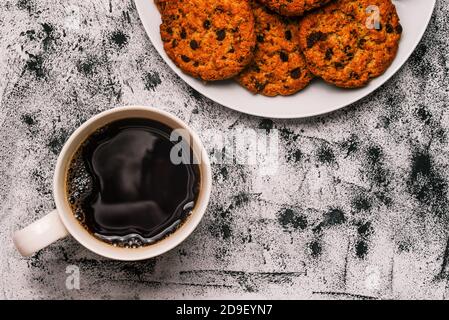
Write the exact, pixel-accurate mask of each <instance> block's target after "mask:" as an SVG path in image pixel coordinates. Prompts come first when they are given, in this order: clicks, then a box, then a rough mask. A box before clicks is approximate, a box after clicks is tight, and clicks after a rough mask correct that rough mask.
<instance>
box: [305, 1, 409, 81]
mask: <svg viewBox="0 0 449 320" xmlns="http://www.w3.org/2000/svg"><path fill="white" fill-rule="evenodd" d="M401 34H402V26H401V24H400V22H399V17H398V14H397V12H396V8H395V6H394V4H393V3H392V2H391V0H337V1H336V2H334V3H332V4H329V5H327V6H325V7H323V8H322V9H320V10H317V11H315V12H313V13H311V14H309V15H307V16H306V17H304V19H302V21H301V23H300V32H299V41H300V44H301V48H302V50H303V52H304V56H305V58H306V61H307V65H308V67H309V70H311V71H312V73H314V74H315V75H317V76H319V77H321V78H323V79H324V80H325V81H327V82H329V83H332V84H334V85H336V86H339V87H344V88H357V87H362V86H365V85H367V84H368V83H369V81H370V80H371V79H373V78H375V77H378V76H380V75H382V74H383V73H384V72H385V70H387V68H388V67H389V66H390V64H391V62H392V61H393V60H394V58H395V57H396V54H397V51H398V47H399V41H400V39H401Z"/></svg>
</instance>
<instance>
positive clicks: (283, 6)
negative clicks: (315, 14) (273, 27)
mask: <svg viewBox="0 0 449 320" xmlns="http://www.w3.org/2000/svg"><path fill="white" fill-rule="evenodd" d="M330 1H331V0H259V2H260V3H262V4H264V5H266V6H267V7H268V8H270V9H271V10H274V11H276V12H277V13H279V14H281V15H283V16H301V15H303V14H304V12H306V11H309V10H312V9H315V8H318V7H320V6H323V5H325V4H327V3H329V2H330Z"/></svg>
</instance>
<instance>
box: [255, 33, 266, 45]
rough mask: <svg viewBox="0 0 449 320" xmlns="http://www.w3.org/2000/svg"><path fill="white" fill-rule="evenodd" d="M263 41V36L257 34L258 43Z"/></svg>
mask: <svg viewBox="0 0 449 320" xmlns="http://www.w3.org/2000/svg"><path fill="white" fill-rule="evenodd" d="M264 41H265V38H264V37H263V35H262V34H258V35H257V42H259V43H263V42H264Z"/></svg>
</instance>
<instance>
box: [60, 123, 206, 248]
mask: <svg viewBox="0 0 449 320" xmlns="http://www.w3.org/2000/svg"><path fill="white" fill-rule="evenodd" d="M171 132H172V129H171V128H169V127H167V126H165V125H163V124H161V123H159V122H155V121H150V120H146V119H127V120H122V121H117V122H114V123H111V124H109V125H107V126H105V127H103V128H101V129H99V130H98V131H97V132H95V133H94V134H93V135H91V136H90V137H89V138H88V139H87V141H85V142H84V143H83V144H82V145H81V147H80V148H79V149H78V151H77V152H76V154H75V155H74V157H73V159H72V161H71V165H70V168H69V170H68V173H67V196H68V200H69V203H70V205H71V207H72V210H73V212H74V214H75V216H76V218H77V219H78V220H79V221H80V223H81V224H82V225H83V226H84V227H85V228H86V229H87V230H88V231H89V232H90V233H92V234H93V235H94V236H95V237H97V238H99V239H101V240H103V241H105V242H107V243H110V244H113V245H116V246H125V247H140V246H143V245H149V244H152V243H154V242H156V241H158V240H161V239H162V238H164V237H166V236H167V235H169V234H171V233H172V232H173V231H175V230H176V229H177V228H178V227H179V226H180V225H181V224H182V223H183V222H184V221H185V220H186V219H187V217H188V216H189V214H190V213H191V211H192V209H193V208H194V206H195V202H196V201H197V198H198V194H199V186H200V178H201V177H200V171H199V167H198V165H196V164H190V163H196V162H193V161H188V160H189V159H184V160H185V161H183V162H184V163H181V164H179V165H176V164H173V162H172V161H171V158H170V154H171V152H172V148H173V146H174V145H175V143H177V142H172V141H170V135H171ZM191 154H193V152H191ZM190 160H192V159H190Z"/></svg>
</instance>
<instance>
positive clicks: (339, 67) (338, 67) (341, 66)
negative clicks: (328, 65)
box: [334, 62, 343, 69]
mask: <svg viewBox="0 0 449 320" xmlns="http://www.w3.org/2000/svg"><path fill="white" fill-rule="evenodd" d="M334 66H335V68H337V69H341V68H343V64H342V63H341V62H335V63H334Z"/></svg>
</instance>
